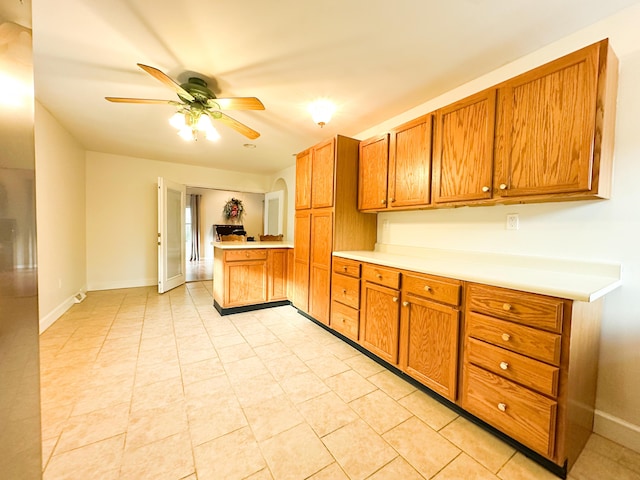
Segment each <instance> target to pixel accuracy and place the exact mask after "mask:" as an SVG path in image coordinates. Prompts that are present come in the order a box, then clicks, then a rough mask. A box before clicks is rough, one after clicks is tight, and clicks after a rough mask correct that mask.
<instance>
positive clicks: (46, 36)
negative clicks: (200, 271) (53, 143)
mask: <svg viewBox="0 0 640 480" xmlns="http://www.w3.org/2000/svg"><path fill="white" fill-rule="evenodd" d="M13 1H15V2H17V1H18V0H13ZM635 3H638V0H633V1H632V0H606V1H603V0H537V1H533V0H448V1H444V0H394V1H389V0H384V1H383V0H323V1H311V0H271V1H268V0H226V1H223V0H217V1H212V0H200V1H194V0H108V1H107V0H103V1H96V0H55V1H52V0H33V29H34V33H33V35H34V65H35V89H36V98H37V99H38V100H39V101H40V103H42V104H43V105H44V106H45V107H46V108H47V109H48V110H49V111H50V112H51V113H52V114H53V115H54V116H55V117H56V118H57V119H58V120H59V121H60V123H61V124H62V125H63V126H64V127H65V128H66V129H68V130H69V132H71V133H72V134H73V135H74V136H75V137H76V138H77V139H78V140H79V141H80V142H81V143H82V144H83V146H84V147H85V148H86V149H88V150H93V151H99V152H106V153H113V154H119V155H127V156H134V157H142V158H149V159H156V160H163V161H170V162H182V163H187V164H192V165H203V166H211V167H216V168H222V169H229V170H239V171H253V172H264V173H272V172H275V171H277V170H280V169H282V168H285V167H287V166H289V165H292V164H293V163H294V158H293V156H292V154H295V153H296V152H298V151H301V150H303V149H305V148H307V147H309V146H311V145H313V144H315V143H317V142H319V141H321V140H324V139H325V138H328V137H330V136H332V135H334V134H337V133H341V134H344V135H356V134H357V133H358V132H362V131H364V130H366V129H368V128H370V127H372V126H374V125H376V124H378V123H381V122H382V121H384V120H386V119H389V118H391V117H393V116H395V115H397V114H399V113H402V112H403V111H406V110H408V109H410V108H412V107H414V106H416V105H419V104H421V103H424V102H425V101H427V100H429V99H431V98H433V97H435V96H437V95H439V94H441V93H443V92H446V91H448V90H451V89H452V88H454V87H456V86H459V85H461V84H463V83H465V82H467V81H469V80H472V79H474V78H476V77H478V76H480V75H482V74H484V73H486V72H489V71H491V70H494V69H496V68H497V67H499V66H501V65H504V64H505V63H508V62H510V61H513V60H515V59H517V58H519V57H521V56H523V55H525V54H527V53H530V52H532V51H534V50H536V49H539V48H540V47H542V46H544V45H546V44H549V43H551V42H553V41H555V40H557V39H559V38H562V37H564V36H566V35H568V34H570V33H572V32H574V31H576V30H578V29H580V28H582V27H584V26H586V25H589V24H591V23H594V22H595V21H597V20H599V19H601V18H603V17H606V16H609V15H610V14H612V13H614V12H616V11H618V10H620V9H622V8H624V7H626V6H628V5H631V4H635ZM136 63H144V64H147V65H152V66H155V67H157V68H159V69H160V70H162V71H163V72H165V73H166V74H168V75H169V76H170V77H172V78H173V79H175V80H176V81H178V83H182V82H184V81H186V79H187V77H189V76H194V75H196V76H201V77H202V78H205V79H206V80H207V81H208V82H209V85H210V87H212V90H214V92H215V93H216V94H217V95H218V96H221V97H229V96H256V97H258V98H260V100H262V102H263V103H264V105H265V106H266V110H264V111H230V112H228V113H229V114H230V115H231V116H233V117H234V118H236V119H238V120H239V121H241V122H243V123H245V124H247V125H248V126H250V127H252V128H254V129H255V130H257V131H259V132H260V133H261V136H260V138H258V139H257V140H255V141H250V140H248V139H247V138H245V137H243V136H242V135H240V134H238V133H237V132H235V131H234V130H231V129H229V128H228V127H226V126H225V125H220V126H218V130H219V132H220V133H221V135H222V138H221V139H220V140H219V141H218V142H216V143H212V142H208V141H206V140H204V139H203V140H200V141H198V142H191V143H187V142H185V141H183V140H182V139H181V138H180V137H178V136H177V135H176V133H175V130H174V129H173V128H172V127H171V126H170V125H169V124H168V118H169V117H170V116H171V114H172V113H173V112H174V107H171V106H168V105H166V106H165V105H137V104H135V105H132V104H114V103H109V102H107V101H106V100H104V97H105V96H120V97H141V98H160V99H176V97H175V94H174V93H173V92H172V91H171V90H170V89H168V88H167V87H166V86H164V85H162V84H161V83H160V82H158V81H157V80H155V79H154V78H152V77H151V76H149V75H148V74H146V73H145V72H143V71H142V70H140V69H139V68H138V67H137V66H136ZM322 96H326V97H329V98H331V99H333V100H334V101H335V102H336V104H337V105H338V108H339V110H338V112H337V113H336V114H335V116H334V119H333V120H332V121H331V123H329V124H328V125H327V126H326V127H324V128H323V129H320V127H318V126H317V125H315V124H314V123H313V122H312V120H311V117H310V115H309V114H308V112H307V110H306V107H307V104H308V103H309V102H310V101H312V100H314V99H315V98H317V97H322ZM245 143H255V144H256V146H257V148H255V149H252V150H250V149H247V148H244V147H243V144H245Z"/></svg>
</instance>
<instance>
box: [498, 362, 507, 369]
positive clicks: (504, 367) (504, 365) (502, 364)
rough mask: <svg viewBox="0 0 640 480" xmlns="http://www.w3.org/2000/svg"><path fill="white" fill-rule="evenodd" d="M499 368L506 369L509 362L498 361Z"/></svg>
mask: <svg viewBox="0 0 640 480" xmlns="http://www.w3.org/2000/svg"><path fill="white" fill-rule="evenodd" d="M500 368H501V369H502V370H506V369H507V368H509V364H508V363H507V362H500Z"/></svg>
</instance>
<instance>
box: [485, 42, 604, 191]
mask: <svg viewBox="0 0 640 480" xmlns="http://www.w3.org/2000/svg"><path fill="white" fill-rule="evenodd" d="M598 59H599V45H597V44H596V45H592V46H590V47H587V48H584V49H582V50H579V51H577V52H575V53H572V54H570V55H567V56H566V57H563V58H561V59H559V60H556V61H555V62H551V63H549V64H547V65H545V66H543V67H540V68H537V69H535V70H533V71H531V72H528V73H525V74H523V75H520V76H518V77H516V78H514V79H512V80H510V81H508V82H506V83H505V85H504V86H503V87H502V88H500V89H499V91H498V107H499V110H498V132H497V133H498V136H497V138H496V141H497V142H498V143H497V149H496V159H497V160H498V159H499V165H500V169H499V171H497V172H496V174H497V175H496V179H495V185H496V187H497V189H498V190H499V192H500V195H501V196H503V197H511V196H526V195H536V194H554V193H571V192H581V191H588V190H590V189H591V178H592V177H591V174H592V167H593V151H592V150H593V149H592V146H593V141H594V135H595V120H596V97H597V80H598Z"/></svg>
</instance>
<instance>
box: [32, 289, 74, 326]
mask: <svg viewBox="0 0 640 480" xmlns="http://www.w3.org/2000/svg"><path fill="white" fill-rule="evenodd" d="M75 303H76V296H75V295H72V296H71V297H69V298H67V299H66V300H65V301H64V302H62V303H61V304H60V305H58V306H57V307H56V308H54V309H53V310H51V311H50V312H49V313H47V314H46V315H45V316H44V317H42V318H40V334H42V333H43V332H44V331H45V330H46V329H47V328H49V327H50V326H51V325H53V323H54V322H55V321H56V320H58V319H59V318H60V317H61V316H62V314H64V312H66V311H67V310H69V309H70V308H71V306H72V305H74V304H75Z"/></svg>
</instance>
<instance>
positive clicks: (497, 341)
mask: <svg viewBox="0 0 640 480" xmlns="http://www.w3.org/2000/svg"><path fill="white" fill-rule="evenodd" d="M466 322H467V326H466V334H467V336H470V337H474V338H477V339H479V340H483V341H485V342H488V343H492V344H494V345H498V346H499V347H502V348H506V349H507V350H511V351H513V352H516V353H521V354H522V355H526V356H527V357H531V358H535V359H537V360H541V361H543V362H547V363H551V364H553V365H556V366H559V365H560V345H561V338H562V337H561V336H560V335H556V334H555V333H550V332H543V331H542V330H536V329H535V328H529V327H524V326H522V325H518V324H516V323H512V322H505V321H504V320H498V319H497V318H492V317H487V316H485V315H479V314H477V313H471V314H469V315H467V316H466Z"/></svg>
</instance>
